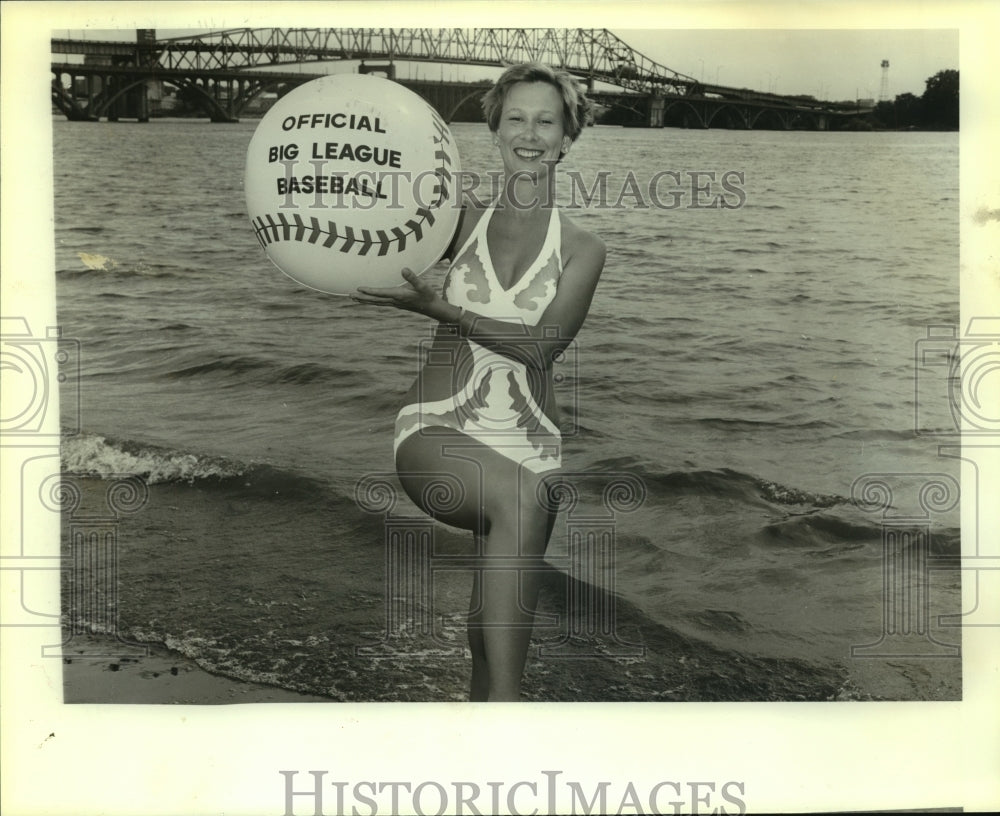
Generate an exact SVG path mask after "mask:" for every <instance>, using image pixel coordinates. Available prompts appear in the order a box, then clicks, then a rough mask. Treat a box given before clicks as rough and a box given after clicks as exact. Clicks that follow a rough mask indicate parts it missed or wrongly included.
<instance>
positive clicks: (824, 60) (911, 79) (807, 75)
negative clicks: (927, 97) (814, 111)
mask: <svg viewBox="0 0 1000 816" xmlns="http://www.w3.org/2000/svg"><path fill="white" fill-rule="evenodd" d="M206 30H213V29H201V30H199V29H158V30H157V34H158V36H160V37H176V36H185V35H190V34H193V33H201V32H204V31H206ZM611 31H612V32H613V33H614V34H615V35H616V36H618V37H619V38H620V39H621V40H623V41H624V42H625V43H626V44H628V45H629V46H631V47H632V48H633V49H634V50H636V51H638V52H640V53H641V54H643V55H645V56H646V57H648V58H650V59H652V60H654V61H656V62H659V63H660V64H661V65H665V66H666V67H667V68H670V69H672V70H674V71H677V72H679V73H682V74H686V75H688V76H692V77H695V78H696V79H700V80H703V81H705V82H718V83H719V84H721V85H730V86H735V87H748V88H753V89H754V90H760V91H770V92H774V93H780V94H810V95H812V96H815V97H816V98H818V99H829V100H854V99H858V98H861V99H878V98H879V95H880V91H881V84H882V68H881V63H882V60H884V59H887V60H889V70H888V98H890V99H891V98H893V97H895V96H897V95H898V94H901V93H912V94H914V95H915V96H920V95H921V94H922V93H923V92H924V88H925V82H926V80H927V79H928V77H931V76H933V75H934V74H936V73H937V72H938V71H941V70H944V69H948V68H952V69H958V67H959V66H958V31H957V29H749V28H744V29H611ZM53 36H57V37H65V36H68V37H72V38H87V39H110V38H111V37H112V36H114V38H115V39H134V34H133V33H132V32H131V31H122V32H109V31H107V30H106V29H104V30H100V31H98V30H90V31H87V30H83V29H75V30H72V29H69V30H67V29H61V30H54V31H53ZM313 67H314V66H313ZM415 70H416V71H417V72H419V76H420V77H421V78H432V79H437V78H441V79H470V80H472V79H480V78H483V77H484V76H485V77H490V76H492V75H493V73H495V72H493V73H490V72H489V71H486V72H479V71H470V70H463V69H461V68H458V67H454V66H445V67H442V68H436V69H432V68H429V67H428V66H420V67H419V68H417V69H415Z"/></svg>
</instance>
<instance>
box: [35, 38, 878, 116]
mask: <svg viewBox="0 0 1000 816" xmlns="http://www.w3.org/2000/svg"><path fill="white" fill-rule="evenodd" d="M52 55H53V62H52V73H53V80H52V101H53V103H54V104H55V105H56V106H57V107H58V108H59V110H61V111H62V112H63V113H64V114H65V115H66V116H67V117H68V118H69V119H73V120H91V121H92V120H96V119H99V118H101V117H107V118H109V119H117V118H119V117H120V116H124V117H131V118H138V119H140V120H145V119H148V117H149V113H150V101H149V97H148V89H149V87H150V83H151V82H152V83H156V82H159V83H166V84H170V85H173V86H174V87H176V88H178V89H184V90H186V91H188V92H189V96H191V97H192V98H194V99H196V100H198V102H199V104H200V106H201V107H202V109H203V110H204V111H205V112H206V113H207V115H208V116H209V117H210V118H211V119H212V121H218V122H231V121H237V120H238V118H239V116H240V114H241V113H242V112H244V111H245V110H246V109H247V106H248V105H250V104H251V103H252V102H253V101H254V100H255V99H256V98H257V97H259V96H260V95H261V94H262V93H264V92H265V91H278V92H279V93H280V92H282V91H285V90H287V89H289V88H290V87H294V86H295V85H298V84H301V83H303V82H306V81H308V80H310V79H314V78H315V77H317V76H322V75H323V74H324V73H325V72H323V71H315V72H311V71H309V70H308V68H309V66H310V64H312V63H328V62H333V61H345V60H350V61H360V67H359V69H358V70H359V71H361V72H364V73H368V72H371V71H379V72H382V73H385V74H387V75H388V76H390V77H392V78H395V67H396V62H397V61H400V62H407V63H433V64H454V65H471V66H491V67H497V66H504V65H509V64H514V63H519V62H543V63H546V64H548V65H553V66H557V67H561V68H565V69H566V70H568V71H570V72H571V73H572V74H574V75H575V76H577V77H579V78H580V79H581V80H582V81H583V82H585V83H586V85H587V87H588V89H589V90H590V95H591V97H592V98H593V99H594V100H595V101H597V102H598V103H600V104H603V105H605V106H608V107H611V108H615V109H617V110H618V111H619V112H620V114H621V116H620V118H621V120H622V122H623V123H624V124H632V125H637V126H644V127H660V126H663V125H664V124H667V123H679V124H683V125H685V126H691V127H710V126H712V125H713V124H714V125H716V126H725V127H739V128H753V127H755V126H768V127H772V128H775V127H776V128H783V129H789V128H796V127H801V128H812V129H821V130H825V129H827V128H828V127H830V126H831V124H834V123H837V122H838V121H839V122H841V123H842V122H843V121H844V120H845V119H846V118H848V117H853V116H857V115H858V114H860V113H867V112H868V109H862V108H860V107H859V106H857V105H854V104H845V103H833V102H823V101H819V100H816V99H814V98H812V97H807V96H783V95H780V94H771V93H763V92H760V91H753V90H751V89H749V88H734V87H729V86H724V85H718V84H707V83H702V82H699V81H697V80H696V79H695V78H694V77H691V76H687V75H685V74H682V73H679V72H677V71H674V70H672V69H670V68H668V67H666V66H665V65H661V64H660V63H658V62H655V61H653V60H651V59H649V58H648V57H645V56H644V55H642V54H640V53H639V52H638V51H636V50H635V49H633V48H631V47H630V46H629V45H628V44H626V43H625V42H623V41H622V40H621V39H619V38H618V37H616V36H615V35H614V34H613V33H611V32H610V31H608V30H607V29H585V28H572V29H551V28H548V29H544V28H500V29H497V28H482V29H467V28H398V29H389V28H325V29H277V28H254V29H249V28H245V29H233V30H228V31H216V32H211V33H206V34H201V35H198V36H193V37H176V38H169V39H157V38H156V35H155V32H154V31H153V30H150V29H140V30H138V31H137V33H136V42H134V43H129V42H117V41H94V40H72V39H53V40H52ZM61 55H75V56H77V57H79V56H81V55H82V56H83V58H84V62H83V63H82V64H78V63H73V62H61V61H57V57H58V56H61ZM66 80H68V82H67V81H66ZM400 81H401V82H402V83H403V84H404V85H407V86H408V87H410V88H412V89H414V90H415V91H417V92H418V93H420V94H421V95H422V96H424V97H425V98H427V99H428V101H429V102H431V104H432V105H434V106H435V108H437V109H438V111H440V113H441V114H442V116H444V117H445V119H446V120H448V121H451V120H452V119H453V118H454V116H455V115H456V114H457V113H458V111H459V110H460V109H461V108H462V106H463V105H466V104H468V103H469V102H470V101H472V100H475V99H476V98H478V97H479V96H480V95H481V94H482V93H484V92H485V87H486V86H488V84H489V83H455V82H452V83H444V82H440V83H438V82H431V81H420V80H411V79H403V80H400ZM602 86H603V87H602Z"/></svg>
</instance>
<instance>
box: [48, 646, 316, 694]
mask: <svg viewBox="0 0 1000 816" xmlns="http://www.w3.org/2000/svg"><path fill="white" fill-rule="evenodd" d="M144 649H148V653H147V654H143V651H144ZM62 671H63V675H62V689H63V703H64V704H77V703H102V704H115V705H117V704H126V705H227V704H233V703H333V702H336V701H335V700H333V699H331V698H329V697H320V696H317V695H314V694H304V693H300V692H296V691H290V690H289V689H284V688H279V687H277V686H268V685H266V684H264V683H253V682H249V681H246V680H235V679H233V678H230V677H225V676H223V675H219V674H213V673H212V672H209V671H206V670H205V669H203V668H201V666H199V665H198V664H197V663H195V661H194V660H192V659H191V658H189V657H186V656H184V655H182V654H180V653H179V652H175V651H173V650H171V649H169V648H167V647H166V646H163V645H161V644H140V645H130V644H124V643H122V642H120V641H118V640H116V639H115V638H113V637H110V636H105V635H92V634H87V635H75V636H74V637H73V639H72V640H71V641H69V642H68V643H67V644H66V645H65V646H64V648H63V658H62Z"/></svg>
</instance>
